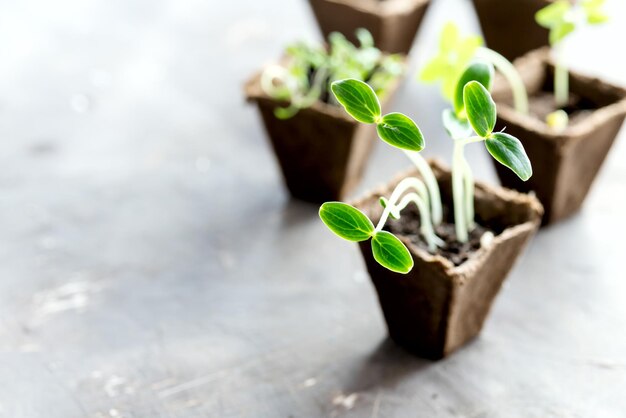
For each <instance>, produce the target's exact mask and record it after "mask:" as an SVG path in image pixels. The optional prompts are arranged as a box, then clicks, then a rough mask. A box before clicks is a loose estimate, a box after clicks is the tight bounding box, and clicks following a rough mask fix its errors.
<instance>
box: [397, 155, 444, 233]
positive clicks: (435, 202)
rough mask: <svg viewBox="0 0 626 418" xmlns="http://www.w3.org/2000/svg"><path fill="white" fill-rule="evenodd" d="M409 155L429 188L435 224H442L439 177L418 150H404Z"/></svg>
mask: <svg viewBox="0 0 626 418" xmlns="http://www.w3.org/2000/svg"><path fill="white" fill-rule="evenodd" d="M404 153H405V154H406V156H407V157H409V159H410V160H411V161H412V162H413V164H415V166H416V167H417V170H418V171H419V173H420V174H421V176H422V179H423V180H424V183H425V184H426V187H427V189H428V195H429V201H430V208H431V216H432V221H433V224H434V225H435V226H437V225H440V224H441V221H442V220H443V209H442V205H441V192H440V191H439V184H438V183H437V178H436V177H435V174H434V173H433V170H432V169H431V168H430V165H429V164H428V162H427V161H426V160H425V159H424V157H422V155H421V154H420V153H418V152H414V151H407V150H404Z"/></svg>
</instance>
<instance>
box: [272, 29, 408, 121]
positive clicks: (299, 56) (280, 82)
mask: <svg viewBox="0 0 626 418" xmlns="http://www.w3.org/2000/svg"><path fill="white" fill-rule="evenodd" d="M356 34H357V38H358V39H359V43H360V46H359V47H357V46H355V45H354V44H352V43H351V42H349V41H348V40H347V39H346V38H345V37H344V36H343V35H342V34H340V33H338V32H334V33H331V34H330V35H329V37H328V48H326V47H325V46H324V45H309V44H306V43H303V42H299V43H295V44H293V45H291V46H289V47H288V48H287V50H286V52H285V55H286V57H285V65H271V66H269V67H267V68H266V69H265V71H264V72H263V74H262V77H261V88H262V89H263V91H264V92H265V93H266V94H267V95H268V96H270V97H272V98H274V99H276V100H280V101H285V102H288V103H289V105H288V106H286V107H278V108H276V109H275V111H274V114H275V115H276V117H278V118H279V119H287V118H290V117H292V116H294V115H295V114H296V113H298V111H299V110H301V109H305V108H307V107H310V106H312V105H313V103H315V102H316V101H318V100H326V99H328V100H329V101H330V102H331V103H332V102H333V98H332V95H331V94H330V91H329V90H330V84H331V83H332V82H333V81H335V80H340V79H345V78H354V79H357V80H361V81H365V82H367V83H368V84H369V85H370V86H372V88H373V89H374V90H375V91H376V93H377V94H378V95H380V96H385V95H386V94H387V92H388V88H389V86H390V84H391V83H392V82H393V81H394V80H395V79H396V78H397V77H398V76H399V75H401V74H402V72H403V70H404V63H403V59H402V56H400V55H385V54H383V53H382V52H381V51H380V50H379V49H378V48H376V47H375V46H374V39H373V38H372V35H371V34H370V33H369V32H368V31H367V30H366V29H358V30H357V32H356ZM335 104H336V103H335Z"/></svg>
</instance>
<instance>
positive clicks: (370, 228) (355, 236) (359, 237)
mask: <svg viewBox="0 0 626 418" xmlns="http://www.w3.org/2000/svg"><path fill="white" fill-rule="evenodd" d="M319 215H320V218H321V219H322V222H324V224H326V226H327V227H328V229H330V230H331V231H333V232H334V233H335V234H337V235H338V236H339V237H341V238H343V239H345V240H348V241H355V242H359V241H366V240H368V239H369V238H370V237H371V236H372V234H373V233H374V225H373V224H372V221H370V220H369V218H368V217H367V216H365V214H364V213H363V212H361V211H360V210H358V209H357V208H354V207H352V206H350V205H348V204H346V203H342V202H326V203H324V204H323V205H322V206H321V207H320V212H319Z"/></svg>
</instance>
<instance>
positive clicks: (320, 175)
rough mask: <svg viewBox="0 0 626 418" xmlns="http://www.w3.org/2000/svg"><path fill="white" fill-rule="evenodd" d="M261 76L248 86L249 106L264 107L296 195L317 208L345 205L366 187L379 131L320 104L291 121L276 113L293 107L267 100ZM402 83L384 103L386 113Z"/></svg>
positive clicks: (285, 175) (283, 168) (390, 91)
mask: <svg viewBox="0 0 626 418" xmlns="http://www.w3.org/2000/svg"><path fill="white" fill-rule="evenodd" d="M260 78H261V72H259V73H257V74H256V75H255V76H253V77H252V78H251V79H250V80H249V81H248V82H247V83H246V85H245V94H246V96H247V99H248V101H251V102H255V103H256V104H257V105H258V108H259V112H260V113H261V117H262V119H263V123H264V124H265V130H266V131H267V135H268V137H269V140H270V142H271V144H272V147H273V149H274V153H275V155H276V158H277V159H278V163H279V165H280V168H281V171H282V174H283V178H284V180H285V183H286V185H287V188H288V189H289V192H290V193H291V195H292V196H293V197H295V198H298V199H301V200H305V201H308V202H313V203H320V204H321V203H324V202H326V201H329V200H343V199H344V198H345V196H347V195H348V193H349V192H350V191H351V190H352V189H353V188H354V187H355V186H356V185H357V184H358V182H359V181H360V179H361V177H362V175H363V170H364V168H365V165H366V162H367V160H368V158H369V156H370V154H371V151H372V149H373V147H374V144H375V143H376V141H377V134H376V127H375V126H374V125H365V124H362V123H359V122H356V121H355V120H354V119H353V118H352V117H350V116H349V115H348V114H347V113H346V112H345V111H344V110H343V108H342V107H341V106H339V105H332V104H328V103H324V102H321V101H318V102H316V103H315V104H313V106H311V107H309V108H306V109H302V110H300V111H299V112H298V113H297V114H296V115H295V116H293V117H292V118H289V119H278V118H277V117H276V116H275V115H274V109H276V108H277V107H280V106H286V105H287V103H285V102H281V101H277V100H276V99H273V98H271V97H269V96H267V95H266V94H265V93H264V92H263V90H262V89H261V85H260ZM400 81H401V79H400V78H398V80H397V81H396V82H395V83H394V84H393V85H390V86H389V88H388V90H387V94H386V95H385V96H384V98H381V101H382V103H381V108H382V109H383V111H384V110H385V109H386V105H387V103H388V101H389V99H390V98H391V97H392V96H393V94H394V93H395V91H396V89H397V87H398V84H399V83H400Z"/></svg>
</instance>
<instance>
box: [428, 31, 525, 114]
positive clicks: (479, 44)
mask: <svg viewBox="0 0 626 418" xmlns="http://www.w3.org/2000/svg"><path fill="white" fill-rule="evenodd" d="M476 59H478V60H481V61H484V62H488V63H490V64H492V65H493V66H494V67H495V68H496V69H497V70H498V71H499V72H500V73H501V74H502V75H503V76H504V77H505V78H506V79H507V81H508V83H509V84H510V86H511V90H512V91H513V102H514V106H515V109H516V110H517V111H518V112H520V113H523V114H528V93H527V92H526V87H525V86H524V82H523V81H522V78H521V77H520V75H519V74H518V72H517V70H516V69H515V67H514V66H513V64H511V62H509V60H507V59H506V58H505V57H503V56H502V55H500V54H499V53H497V52H496V51H494V50H492V49H489V48H486V47H484V46H483V39H482V37H480V36H478V35H469V36H466V37H463V36H462V35H461V33H460V31H459V28H458V26H457V25H456V24H455V23H454V22H448V23H446V24H445V25H444V27H443V29H442V31H441V35H440V37H439V51H438V53H437V55H436V56H435V57H434V58H433V59H432V60H431V61H429V62H428V63H427V64H426V65H425V66H424V68H423V69H422V71H421V72H420V74H419V78H420V80H421V81H423V82H425V83H436V82H440V83H441V93H442V94H443V96H444V97H445V98H446V99H447V100H449V101H451V102H455V103H456V106H458V103H460V100H459V99H460V98H459V97H455V94H456V95H457V96H458V95H459V94H460V93H459V92H458V91H457V90H458V89H457V85H458V83H459V79H460V77H461V75H462V74H463V72H464V71H465V69H466V68H467V66H468V65H469V64H470V63H471V62H472V61H473V60H476Z"/></svg>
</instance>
